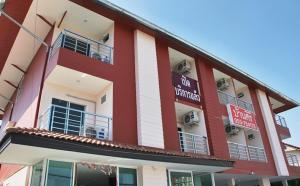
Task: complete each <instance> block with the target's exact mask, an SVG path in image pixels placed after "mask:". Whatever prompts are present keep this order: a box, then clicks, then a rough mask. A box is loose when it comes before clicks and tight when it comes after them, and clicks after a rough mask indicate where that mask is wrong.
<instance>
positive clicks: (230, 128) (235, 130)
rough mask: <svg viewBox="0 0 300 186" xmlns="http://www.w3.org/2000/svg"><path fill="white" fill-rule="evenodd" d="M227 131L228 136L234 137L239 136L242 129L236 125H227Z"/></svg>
mask: <svg viewBox="0 0 300 186" xmlns="http://www.w3.org/2000/svg"><path fill="white" fill-rule="evenodd" d="M225 131H226V133H227V134H228V135H230V136H234V135H237V134H238V133H239V132H240V128H239V127H237V126H234V125H226V126H225Z"/></svg>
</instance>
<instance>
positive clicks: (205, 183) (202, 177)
mask: <svg viewBox="0 0 300 186" xmlns="http://www.w3.org/2000/svg"><path fill="white" fill-rule="evenodd" d="M193 180H194V186H212V184H213V183H212V178H211V174H210V173H193Z"/></svg>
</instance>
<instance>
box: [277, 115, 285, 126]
mask: <svg viewBox="0 0 300 186" xmlns="http://www.w3.org/2000/svg"><path fill="white" fill-rule="evenodd" d="M275 120H276V124H277V125H280V126H282V127H284V128H288V127H287V124H286V121H285V118H284V117H282V116H279V115H275Z"/></svg>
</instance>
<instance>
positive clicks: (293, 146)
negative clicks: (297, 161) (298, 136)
mask: <svg viewBox="0 0 300 186" xmlns="http://www.w3.org/2000/svg"><path fill="white" fill-rule="evenodd" d="M283 144H284V145H285V146H290V147H292V148H295V149H296V150H300V147H297V146H295V145H291V144H288V143H284V142H283Z"/></svg>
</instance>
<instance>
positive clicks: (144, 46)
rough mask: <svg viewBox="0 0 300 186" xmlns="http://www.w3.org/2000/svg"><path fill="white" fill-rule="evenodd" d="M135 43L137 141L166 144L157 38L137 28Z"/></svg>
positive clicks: (158, 146) (144, 143)
mask: <svg viewBox="0 0 300 186" xmlns="http://www.w3.org/2000/svg"><path fill="white" fill-rule="evenodd" d="M134 46H135V79H136V102H137V128H138V143H139V145H143V146H150V147H157V148H164V137H163V126H162V116H161V104H160V90H159V81H158V69H157V57H156V45H155V38H154V37H152V36H150V35H148V34H146V33H143V32H141V31H139V30H136V31H135V33H134Z"/></svg>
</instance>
